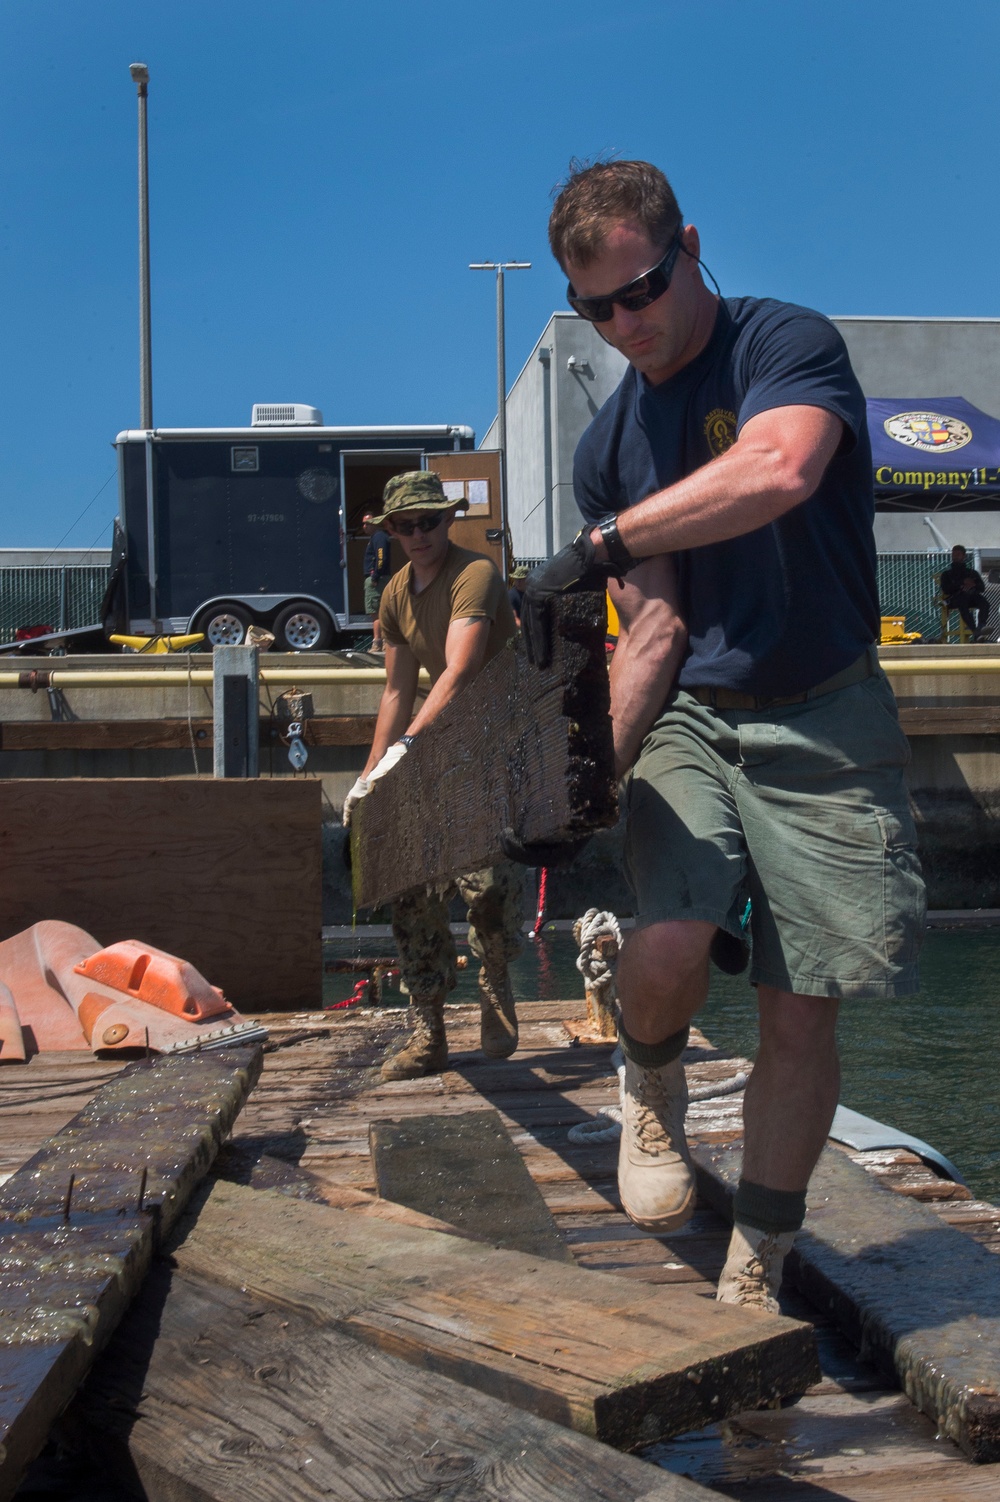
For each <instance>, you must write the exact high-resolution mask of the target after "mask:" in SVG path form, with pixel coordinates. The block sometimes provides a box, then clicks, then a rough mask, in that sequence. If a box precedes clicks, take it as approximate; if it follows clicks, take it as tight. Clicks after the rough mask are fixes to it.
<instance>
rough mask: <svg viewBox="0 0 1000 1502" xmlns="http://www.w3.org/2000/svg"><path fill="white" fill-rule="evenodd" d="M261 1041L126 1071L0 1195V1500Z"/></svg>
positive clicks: (130, 1283)
mask: <svg viewBox="0 0 1000 1502" xmlns="http://www.w3.org/2000/svg"><path fill="white" fill-rule="evenodd" d="M261 1059H262V1053H261V1049H260V1047H259V1046H258V1047H253V1048H235V1047H234V1048H228V1049H220V1050H218V1051H217V1052H212V1053H205V1054H187V1055H172V1056H169V1057H164V1058H154V1059H151V1060H149V1061H148V1062H147V1061H142V1062H141V1063H136V1064H132V1065H130V1066H129V1067H128V1068H126V1069H123V1070H122V1072H121V1073H120V1074H119V1075H117V1076H116V1077H115V1078H114V1079H113V1080H111V1081H110V1082H109V1083H108V1084H107V1085H105V1086H104V1087H103V1088H102V1089H101V1090H99V1091H98V1093H97V1094H96V1095H95V1096H94V1097H93V1099H92V1100H91V1101H90V1102H89V1103H88V1104H87V1105H86V1106H85V1107H84V1109H83V1110H82V1111H81V1112H80V1114H79V1115H78V1116H75V1117H74V1118H73V1120H72V1121H70V1122H69V1123H68V1124H67V1126H65V1127H64V1128H63V1130H62V1131H61V1132H59V1133H58V1134H57V1135H56V1136H55V1137H53V1138H51V1139H50V1141H49V1142H47V1143H46V1144H45V1146H44V1147H43V1148H41V1149H40V1151H39V1152H37V1153H36V1154H35V1156H34V1157H33V1158H31V1159H29V1161H28V1162H27V1163H25V1164H24V1166H23V1167H22V1168H19V1169H18V1170H17V1172H16V1173H15V1174H13V1175H12V1177H11V1178H10V1179H8V1180H7V1182H6V1184H4V1185H3V1186H2V1187H0V1502H7V1498H9V1497H11V1496H13V1494H14V1491H15V1489H16V1487H17V1484H18V1481H19V1479H20V1477H21V1474H22V1473H23V1470H24V1468H25V1466H26V1465H27V1464H28V1463H29V1462H30V1461H31V1460H32V1459H33V1458H34V1456H35V1455H37V1453H38V1452H39V1450H40V1449H41V1448H42V1445H43V1444H44V1443H45V1439H46V1437H47V1435H48V1431H49V1428H50V1426H51V1424H52V1422H53V1420H54V1419H55V1417H56V1416H57V1414H59V1413H60V1412H61V1410H62V1409H63V1408H64V1407H65V1406H66V1403H67V1401H68V1400H69V1398H70V1397H71V1396H72V1394H73V1392H74V1391H75V1389H76V1387H77V1386H78V1385H79V1383H80V1381H81V1380H82V1379H83V1377H84V1376H85V1374H86V1372H87V1371H88V1369H89V1368H90V1366H91V1365H92V1363H93V1361H94V1358H95V1357H96V1355H97V1354H98V1352H99V1351H100V1350H101V1348H102V1347H103V1346H104V1344H105V1343H106V1341H107V1340H108V1338H109V1336H110V1335H111V1333H112V1331H113V1330H114V1328H115V1326H116V1325H117V1324H118V1321H119V1319H120V1318H121V1316H122V1314H123V1313H124V1311H125V1309H126V1308H127V1307H128V1304H129V1302H130V1300H131V1299H132V1297H133V1295H134V1294H135V1292H136V1291H137V1289H138V1287H139V1285H140V1283H141V1282H142V1279H143V1277H144V1276H145V1273H146V1269H147V1268H148V1266H149V1262H150V1258H151V1256H152V1253H153V1249H154V1247H155V1245H156V1242H157V1240H158V1238H159V1237H160V1236H161V1235H162V1234H163V1233H164V1232H165V1231H167V1230H169V1229H170V1227H171V1226H172V1225H173V1223H174V1221H175V1220H176V1218H177V1216H178V1214H179V1213H180V1211H181V1210H182V1209H183V1207H184V1205H185V1204H186V1202H187V1199H188V1197H189V1195H190V1194H191V1191H192V1190H193V1189H194V1187H195V1185H196V1184H197V1183H198V1181H199V1180H200V1179H201V1178H203V1177H204V1175H205V1174H206V1173H207V1171H208V1169H209V1168H210V1166H211V1164H212V1162H213V1160H214V1158H215V1155H216V1153H217V1152H218V1150H219V1145H220V1143H221V1142H222V1141H223V1139H224V1138H225V1136H226V1135H227V1134H228V1132H229V1131H230V1129H231V1127H232V1124H233V1122H234V1121H235V1119H236V1116H237V1115H238V1113H239V1111H240V1108H241V1107H242V1105H243V1103H244V1101H245V1100H246V1097H247V1095H248V1094H249V1092H250V1090H251V1089H252V1087H253V1085H254V1084H255V1083H256V1080H257V1078H258V1076H259V1074H260V1067H261Z"/></svg>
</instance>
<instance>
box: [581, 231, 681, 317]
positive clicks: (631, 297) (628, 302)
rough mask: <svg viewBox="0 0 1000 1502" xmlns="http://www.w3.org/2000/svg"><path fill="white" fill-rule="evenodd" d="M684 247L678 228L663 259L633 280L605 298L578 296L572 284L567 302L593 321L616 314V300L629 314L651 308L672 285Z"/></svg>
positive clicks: (582, 315)
mask: <svg viewBox="0 0 1000 1502" xmlns="http://www.w3.org/2000/svg"><path fill="white" fill-rule="evenodd" d="M680 249H681V231H680V230H678V231H677V233H676V235H675V236H674V238H673V239H672V240H671V242H670V244H669V245H668V246H667V253H666V255H665V256H664V257H663V260H662V261H658V262H657V264H656V265H655V266H651V267H650V269H649V270H648V271H644V272H643V273H642V275H641V276H637V277H636V279H635V281H634V282H626V283H625V286H624V287H618V288H617V289H616V290H615V291H614V292H608V293H606V294H605V296H604V297H577V295H576V293H575V292H574V291H573V283H572V282H570V283H569V285H568V286H567V288H566V301H567V302H568V303H569V305H570V307H571V308H572V309H573V310H574V312H576V313H579V315H580V317H581V318H586V319H587V320H588V321H589V322H590V323H608V322H609V321H610V320H611V319H612V318H613V317H614V316H615V303H618V305H619V306H620V307H622V308H624V309H625V311H626V312H627V313H638V312H639V311H640V309H642V308H648V307H649V305H650V303H651V302H655V301H656V299H657V298H658V297H662V296H663V294H664V292H666V290H667V288H668V287H669V286H670V278H671V277H672V276H673V272H674V263H675V262H676V260H677V255H678V252H679V251H680Z"/></svg>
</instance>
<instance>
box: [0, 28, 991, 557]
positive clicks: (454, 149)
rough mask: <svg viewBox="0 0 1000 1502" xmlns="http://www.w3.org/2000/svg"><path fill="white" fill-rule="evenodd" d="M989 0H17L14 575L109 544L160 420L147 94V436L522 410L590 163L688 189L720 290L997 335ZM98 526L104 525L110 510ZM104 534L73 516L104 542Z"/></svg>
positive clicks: (5, 119) (1, 436)
mask: <svg viewBox="0 0 1000 1502" xmlns="http://www.w3.org/2000/svg"><path fill="white" fill-rule="evenodd" d="M998 42H1000V5H997V3H996V0H987V3H979V0H965V3H963V0H957V3H954V4H952V5H950V6H948V7H942V6H940V4H930V3H927V0H905V3H903V0H837V3H836V4H828V5H819V4H815V3H807V0H655V3H651V0H633V3H631V4H628V5H625V6H622V5H617V6H616V5H612V4H608V3H596V0H574V3H572V4H569V3H563V0H506V3H505V4H503V5H502V6H489V7H487V6H470V5H468V4H467V3H458V0H422V3H415V0H410V3H408V4H407V3H402V0H367V3H365V4H363V5H361V4H347V3H343V0H285V3H284V4H281V5H278V4H275V3H274V0H238V3H237V0H198V3H193V0H141V3H140V0H130V3H123V0H101V3H100V4H99V5H98V4H85V5H84V4H80V3H79V0H0V129H2V141H3V150H2V152H0V158H2V162H3V165H2V168H0V173H2V184H0V201H2V212H0V222H2V228H3V233H2V236H0V255H2V280H3V287H4V294H5V295H4V298H3V312H2V315H0V316H2V327H0V348H2V351H3V356H2V368H3V387H2V392H0V421H2V431H0V501H2V511H0V516H2V524H0V546H4V547H15V546H46V547H50V546H54V545H56V544H57V543H58V542H60V540H62V539H63V537H64V534H67V533H68V535H67V536H66V538H65V541H66V544H67V545H72V546H81V547H86V546H89V545H91V544H94V543H95V542H101V543H104V542H106V540H107V538H108V535H109V533H110V523H111V518H112V517H113V515H114V512H115V510H116V506H117V496H116V488H115V482H114V480H111V482H110V483H109V484H107V485H106V488H104V489H103V490H102V491H100V494H98V491H99V490H100V487H101V486H102V485H105V482H106V481H107V480H108V478H109V476H110V475H111V474H112V472H113V469H114V455H113V451H112V449H111V448H110V447H109V445H110V443H111V441H112V440H113V438H114V436H115V434H116V432H118V431H119V429H121V428H125V427H130V426H135V425H137V423H138V374H137V364H138V361H137V337H138V336H137V312H136V299H137V293H136V184H135V118H136V106H135V91H134V86H133V85H132V82H131V80H130V78H129V73H128V64H129V63H130V62H131V61H135V60H137V59H141V60H143V61H145V62H147V63H148V64H149V67H150V71H151V84H150V158H151V219H152V277H153V389H154V420H155V422H156V423H157V425H158V426H162V427H175V426H215V425H223V424H242V423H246V422H249V418H250V407H251V404H252V403H253V402H255V401H302V402H310V403H313V404H314V405H316V406H319V407H320V408H321V409H322V411H323V413H324V416H325V418H326V420H327V421H328V422H332V423H404V422H467V423H471V424H472V425H473V426H474V427H475V429H476V431H477V434H478V435H480V436H481V435H482V434H483V433H485V431H486V429H487V427H488V425H489V423H490V421H491V420H492V418H493V415H494V412H495V400H496V399H495V353H494V342H493V341H494V302H493V298H494V285H493V278H492V277H491V276H490V275H488V274H486V273H483V272H471V271H468V270H467V269H466V266H467V263H468V262H469V261H470V260H480V259H485V260H493V259H496V258H498V257H499V258H503V259H523V260H529V261H531V262H532V263H533V269H532V270H531V271H524V272H517V273H514V274H512V275H511V277H510V278H509V281H508V297H507V311H508V324H507V330H508V333H507V349H508V374H509V378H510V379H512V378H513V376H514V375H515V374H516V372H517V370H518V368H519V367H520V365H521V363H522V362H523V360H524V359H525V358H526V356H527V354H528V352H529V351H530V348H531V346H532V344H533V342H534V340H535V338H536V337H537V335H538V333H539V332H540V330H541V328H542V326H543V324H544V322H545V320H546V318H547V316H548V314H549V312H550V311H551V310H552V309H553V308H555V307H559V306H561V305H562V299H563V292H564V283H563V279H562V277H561V275H560V274H559V272H558V269H557V268H556V266H555V265H554V263H553V262H552V261H551V258H550V256H549V253H548V250H547V246H546V239H545V226H546V219H547V214H548V209H549V206H550V192H551V189H552V187H553V185H554V184H555V183H556V182H557V181H558V179H559V178H560V176H561V175H562V174H563V173H564V172H565V169H566V165H567V162H568V161H569V159H570V157H571V156H574V155H576V156H582V157H588V156H593V155H596V154H598V153H602V152H616V153H617V154H619V155H622V156H644V157H647V158H649V159H651V160H653V161H655V162H657V163H658V164H659V165H660V166H662V167H663V168H664V170H665V171H666V172H667V173H668V175H669V176H670V177H671V179H672V181H673V183H674V186H675V188H676V191H677V194H678V197H679V199H680V202H681V206H682V208H683V210H684V212H685V217H686V218H687V219H688V220H689V221H693V222H694V223H696V224H697V225H698V227H699V229H700V230H701V232H702V243H703V254H704V257H705V260H706V262H707V264H708V266H709V267H710V268H711V269H712V271H713V272H714V273H715V276H716V277H717V278H718V280H719V282H720V283H721V285H722V288H723V291H724V292H725V293H727V294H728V293H755V294H767V295H772V296H778V297H784V298H787V299H789V300H792V301H799V302H805V303H808V304H811V305H813V306H815V307H818V308H821V309H822V310H823V311H825V312H828V313H897V314H898V313H909V314H923V315H948V314H952V315H962V314H964V315H977V316H990V317H992V316H997V315H1000V305H998V304H1000V296H998V278H997V270H996V262H997V248H998V246H1000V195H998V194H997V192H996V178H997V145H998V141H997V136H998V130H1000V125H998V115H997V110H996V103H995V99H996V86H995V79H994V77H993V73H994V71H995V68H994V64H995V60H996V56H997V52H998V46H997V44H998ZM95 496H96V499H94V497H95ZM81 513H82V515H81Z"/></svg>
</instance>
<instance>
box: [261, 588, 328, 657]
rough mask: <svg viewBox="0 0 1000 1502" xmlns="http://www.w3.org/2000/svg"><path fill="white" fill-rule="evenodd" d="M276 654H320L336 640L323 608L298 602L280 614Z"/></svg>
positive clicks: (277, 626) (275, 646)
mask: <svg viewBox="0 0 1000 1502" xmlns="http://www.w3.org/2000/svg"><path fill="white" fill-rule="evenodd" d="M271 629H272V630H273V632H274V651H275V652H317V651H320V650H322V648H324V647H328V646H329V645H330V643H331V642H332V641H333V637H334V629H333V620H332V618H331V617H330V615H329V614H328V613H327V611H325V610H324V609H323V607H322V606H321V605H314V604H313V602H312V601H311V600H298V601H296V602H295V603H294V604H292V605H286V606H285V608H284V610H281V611H279V612H278V615H277V616H276V618H275V622H274V625H273V627H272V628H271Z"/></svg>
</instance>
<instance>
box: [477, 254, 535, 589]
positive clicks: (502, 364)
mask: <svg viewBox="0 0 1000 1502" xmlns="http://www.w3.org/2000/svg"><path fill="white" fill-rule="evenodd" d="M469 270H470V271H495V272H496V278H497V439H498V442H497V448H498V449H499V450H500V529H501V532H502V534H503V540H502V543H501V561H502V565H503V576H504V582H506V580H507V574H508V571H509V568H510V557H509V554H508V538H509V537H510V526H509V523H508V520H507V348H506V331H505V328H504V323H505V314H504V283H503V277H504V272H505V271H530V270H531V262H530V261H470V262H469Z"/></svg>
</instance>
